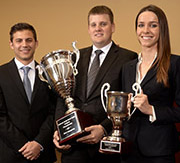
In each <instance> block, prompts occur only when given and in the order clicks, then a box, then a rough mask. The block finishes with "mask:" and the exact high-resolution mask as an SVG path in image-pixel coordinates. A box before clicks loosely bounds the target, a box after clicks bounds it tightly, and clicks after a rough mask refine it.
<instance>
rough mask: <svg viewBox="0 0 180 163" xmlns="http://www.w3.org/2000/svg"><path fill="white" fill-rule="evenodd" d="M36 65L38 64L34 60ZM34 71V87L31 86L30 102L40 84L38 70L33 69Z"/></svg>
mask: <svg viewBox="0 0 180 163" xmlns="http://www.w3.org/2000/svg"><path fill="white" fill-rule="evenodd" d="M37 65H38V64H37V62H35V66H37ZM35 72H36V74H35V81H34V88H33V92H32V98H31V99H32V101H31V103H33V100H34V98H35V95H36V93H37V91H38V89H39V87H40V84H41V80H40V79H39V76H38V70H37V69H35Z"/></svg>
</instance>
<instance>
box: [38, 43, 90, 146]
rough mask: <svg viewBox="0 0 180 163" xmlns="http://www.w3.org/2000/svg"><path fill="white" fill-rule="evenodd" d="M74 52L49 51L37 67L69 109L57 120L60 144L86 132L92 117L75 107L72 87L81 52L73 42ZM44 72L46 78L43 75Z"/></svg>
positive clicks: (40, 74)
mask: <svg viewBox="0 0 180 163" xmlns="http://www.w3.org/2000/svg"><path fill="white" fill-rule="evenodd" d="M72 46H73V52H71V51H68V50H57V51H53V52H50V53H48V54H47V55H45V56H44V57H43V58H42V59H41V63H40V65H38V66H37V67H36V68H37V69H38V72H39V77H40V79H41V80H42V81H45V82H47V83H48V84H49V85H50V87H51V88H53V89H54V90H55V91H56V92H57V93H58V94H59V95H60V96H61V97H62V98H63V99H65V104H66V105H67V108H68V110H67V111H66V113H65V116H63V117H60V118H59V119H58V120H56V125H57V129H58V133H59V137H60V141H59V144H63V143H71V142H72V141H73V140H74V139H76V138H77V137H80V136H81V135H83V134H85V131H84V128H85V127H87V126H90V125H91V123H92V119H91V117H90V115H88V114H87V113H84V112H82V111H80V110H79V109H78V108H75V107H74V103H73V98H72V97H71V96H72V89H73V87H74V85H75V75H77V73H78V71H77V69H76V66H77V63H78V60H79V57H80V53H79V50H78V49H77V48H76V46H75V42H73V43H72ZM73 53H74V54H75V55H76V62H75V63H74V64H73V61H72V54H73ZM43 73H44V75H45V77H46V79H45V78H44V77H43Z"/></svg>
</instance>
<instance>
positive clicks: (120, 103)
mask: <svg viewBox="0 0 180 163" xmlns="http://www.w3.org/2000/svg"><path fill="white" fill-rule="evenodd" d="M105 87H107V88H106V89H105ZM109 89H110V85H109V84H108V83H105V84H104V85H103V86H102V88H101V101H102V105H103V107H104V109H105V111H106V112H107V115H108V118H110V119H111V120H112V123H113V130H112V134H111V135H110V136H108V137H107V139H106V140H101V142H100V151H101V152H103V153H121V152H122V149H121V148H122V147H121V146H122V144H123V143H125V140H124V138H122V127H123V126H122V122H123V119H125V118H127V117H128V109H127V101H128V93H124V92H118V91H108V90H109ZM103 95H104V96H105V97H106V106H105V104H104V100H103V97H104V96H103ZM106 108H107V109H106Z"/></svg>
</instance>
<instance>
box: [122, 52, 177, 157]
mask: <svg viewBox="0 0 180 163" xmlns="http://www.w3.org/2000/svg"><path fill="white" fill-rule="evenodd" d="M136 64H137V59H136V60H133V61H130V62H129V63H128V64H126V65H124V67H123V73H122V78H123V86H122V87H123V91H125V92H129V93H130V92H131V93H134V92H133V91H132V85H133V83H134V82H135V79H136ZM141 87H142V90H143V93H144V94H146V95H147V96H148V100H149V103H150V104H151V105H153V106H154V108H155V114H156V121H155V122H153V123H151V122H150V121H149V116H148V115H145V114H143V113H141V112H140V111H139V110H136V111H135V113H134V114H133V115H132V117H131V119H130V120H129V121H128V122H127V123H126V124H125V126H124V131H123V134H124V136H125V137H126V139H129V140H131V141H133V142H135V143H136V145H137V146H138V147H139V149H140V152H141V153H142V154H144V155H145V156H161V155H169V154H173V153H174V152H175V151H176V150H177V148H178V146H179V140H178V134H177V131H176V127H175V124H174V123H175V122H180V56H175V55H172V56H171V63H170V70H169V88H167V87H165V86H164V85H163V84H161V83H157V82H156V69H155V68H154V67H153V68H151V69H150V70H149V71H148V73H147V74H146V76H145V78H144V79H143V81H142V83H141ZM174 101H175V102H176V104H177V105H178V107H177V108H175V107H173V102H174Z"/></svg>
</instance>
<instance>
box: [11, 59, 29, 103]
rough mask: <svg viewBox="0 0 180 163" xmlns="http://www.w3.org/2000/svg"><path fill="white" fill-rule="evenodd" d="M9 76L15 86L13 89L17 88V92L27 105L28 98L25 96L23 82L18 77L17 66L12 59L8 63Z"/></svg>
mask: <svg viewBox="0 0 180 163" xmlns="http://www.w3.org/2000/svg"><path fill="white" fill-rule="evenodd" d="M9 74H10V77H11V79H12V81H13V83H14V84H15V85H16V86H15V87H17V88H18V90H19V92H20V94H21V95H22V97H23V98H24V100H26V101H27V102H28V103H29V101H28V98H27V96H26V92H25V89H24V85H23V82H22V80H21V77H20V75H19V72H18V69H17V66H16V64H15V62H14V59H13V60H12V61H10V62H9Z"/></svg>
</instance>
